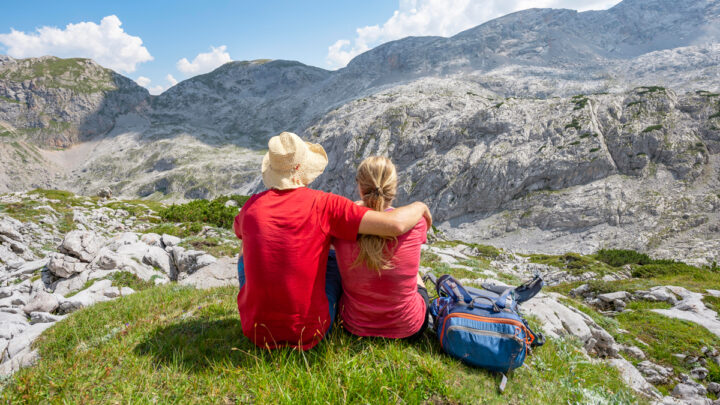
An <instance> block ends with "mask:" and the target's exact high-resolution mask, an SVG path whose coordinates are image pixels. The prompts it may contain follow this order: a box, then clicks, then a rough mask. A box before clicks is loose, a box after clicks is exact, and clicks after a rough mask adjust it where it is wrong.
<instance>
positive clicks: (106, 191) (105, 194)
mask: <svg viewBox="0 0 720 405" xmlns="http://www.w3.org/2000/svg"><path fill="white" fill-rule="evenodd" d="M97 196H98V197H100V198H112V190H111V189H110V188H109V187H103V188H101V189H100V190H98V192H97Z"/></svg>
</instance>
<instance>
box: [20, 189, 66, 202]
mask: <svg viewBox="0 0 720 405" xmlns="http://www.w3.org/2000/svg"><path fill="white" fill-rule="evenodd" d="M28 194H33V195H41V196H43V197H45V198H47V199H50V200H59V201H64V202H69V201H70V200H74V199H75V194H74V193H73V192H71V191H65V190H45V189H42V188H38V189H35V190H32V191H30V192H28Z"/></svg>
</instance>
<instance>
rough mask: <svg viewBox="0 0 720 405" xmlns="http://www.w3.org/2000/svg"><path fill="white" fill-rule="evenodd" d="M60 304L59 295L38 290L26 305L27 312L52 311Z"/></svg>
mask: <svg viewBox="0 0 720 405" xmlns="http://www.w3.org/2000/svg"><path fill="white" fill-rule="evenodd" d="M58 306H60V302H59V301H58V297H57V296H55V295H54V294H50V293H47V292H45V291H38V292H37V293H36V294H35V295H34V296H33V297H32V298H31V299H30V302H28V303H27V304H26V305H25V306H24V307H23V311H25V313H26V314H29V313H31V312H52V311H54V310H56V309H57V307H58Z"/></svg>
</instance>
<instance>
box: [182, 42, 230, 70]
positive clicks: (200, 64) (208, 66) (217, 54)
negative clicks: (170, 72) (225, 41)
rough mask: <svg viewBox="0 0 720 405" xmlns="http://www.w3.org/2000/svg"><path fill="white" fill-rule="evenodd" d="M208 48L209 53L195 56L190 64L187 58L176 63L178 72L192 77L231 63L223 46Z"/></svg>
mask: <svg viewBox="0 0 720 405" xmlns="http://www.w3.org/2000/svg"><path fill="white" fill-rule="evenodd" d="M210 48H211V51H210V52H207V53H199V54H197V56H195V59H193V61H192V62H190V61H188V60H187V58H182V59H180V60H179V61H178V62H177V68H178V70H179V71H181V72H183V73H184V74H185V75H187V76H194V75H199V74H202V73H207V72H210V71H211V70H213V69H215V68H216V67H218V66H220V65H223V64H225V63H228V62H231V61H232V59H231V58H230V54H229V53H227V51H226V49H227V47H226V46H225V45H223V46H219V47H217V48H215V47H214V46H211V47H210Z"/></svg>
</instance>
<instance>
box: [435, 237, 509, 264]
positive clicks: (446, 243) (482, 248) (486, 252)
mask: <svg viewBox="0 0 720 405" xmlns="http://www.w3.org/2000/svg"><path fill="white" fill-rule="evenodd" d="M458 245H465V246H469V247H471V248H475V249H477V250H478V252H479V254H480V256H482V257H487V258H491V259H494V258H496V257H498V256H500V253H501V251H500V249H498V248H496V247H495V246H490V245H481V244H478V243H467V242H463V241H459V240H443V241H438V242H435V243H433V244H432V246H436V247H441V248H447V247H455V246H458Z"/></svg>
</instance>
